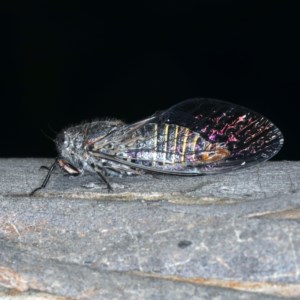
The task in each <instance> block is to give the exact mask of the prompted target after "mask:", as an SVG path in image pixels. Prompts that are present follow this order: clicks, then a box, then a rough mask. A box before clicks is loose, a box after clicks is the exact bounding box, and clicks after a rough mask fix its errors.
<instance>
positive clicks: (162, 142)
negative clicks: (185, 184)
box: [126, 123, 229, 169]
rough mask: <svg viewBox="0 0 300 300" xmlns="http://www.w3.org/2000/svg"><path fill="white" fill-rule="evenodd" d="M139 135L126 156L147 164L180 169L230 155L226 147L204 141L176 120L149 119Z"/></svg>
mask: <svg viewBox="0 0 300 300" xmlns="http://www.w3.org/2000/svg"><path fill="white" fill-rule="evenodd" d="M139 135H140V136H139V137H138V138H137V140H136V143H135V145H134V147H130V149H128V151H127V152H126V153H127V155H128V156H127V159H128V158H131V160H133V161H135V163H138V164H142V165H146V166H150V167H156V168H160V169H161V168H162V169H177V168H176V166H177V167H178V168H179V169H181V168H184V167H187V166H196V165H198V164H202V163H207V162H210V160H211V161H216V160H220V159H222V158H223V157H225V156H227V155H229V153H228V151H227V150H224V151H225V152H224V151H223V152H222V153H221V152H220V149H221V148H220V149H217V147H216V145H213V144H211V143H209V142H207V141H205V140H204V139H203V138H202V137H201V136H200V134H199V133H196V132H194V131H192V130H190V129H189V128H187V127H183V126H178V125H175V124H167V123H164V124H156V123H149V124H147V125H146V126H144V127H143V128H142V129H141V130H140V132H139ZM226 151H227V152H226ZM212 154H214V155H212ZM216 154H217V156H216Z"/></svg>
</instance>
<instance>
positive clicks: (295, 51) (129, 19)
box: [0, 0, 300, 160]
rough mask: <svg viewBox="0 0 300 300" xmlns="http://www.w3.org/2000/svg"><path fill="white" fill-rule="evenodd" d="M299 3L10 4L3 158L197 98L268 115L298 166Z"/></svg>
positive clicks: (4, 17) (4, 36)
mask: <svg viewBox="0 0 300 300" xmlns="http://www.w3.org/2000/svg"><path fill="white" fill-rule="evenodd" d="M292 3H297V1H294V2H289V1H281V2H280V3H279V2H275V1H221V0H219V1H212V0H207V1H203V0H198V1H196V0H195V1H176V0H173V1H149V0H148V1H138V2H131V1H105V2H104V1H95V2H90V1H82V2H80V1H76V0H74V1H42V0H40V1H23V2H20V3H18V2H14V1H11V2H10V3H9V4H7V5H6V6H4V7H2V8H1V16H0V17H1V18H0V22H1V24H0V26H1V61H2V63H1V68H0V75H1V87H0V97H1V98H0V99H1V128H2V133H1V148H0V149H1V151H0V156H1V157H48V156H55V155H56V150H55V146H54V143H53V142H52V141H51V139H49V138H48V137H47V136H50V137H52V138H54V137H55V135H56V134H55V133H54V132H55V131H56V132H57V131H60V130H61V129H62V128H64V127H66V126H69V125H72V124H76V123H78V122H81V121H83V120H91V119H95V118H103V117H116V118H121V119H123V120H125V121H127V122H133V121H137V120H139V119H142V118H144V117H146V116H149V115H151V114H152V113H154V112H155V111H158V110H162V109H166V108H168V107H169V106H171V105H174V104H175V103H177V102H179V101H182V100H184V99H187V98H191V97H211V98H218V99H223V100H227V101H231V102H234V103H237V104H240V105H243V106H246V107H249V108H251V109H253V110H255V111H258V112H260V113H261V114H263V115H265V116H267V117H268V118H270V119H271V120H272V121H273V122H274V123H275V124H276V125H277V126H278V127H279V128H280V129H281V130H282V132H283V134H284V136H285V145H284V148H283V150H282V151H281V152H280V153H279V154H278V155H277V157H276V159H289V160H295V159H300V152H299V146H300V142H299V138H300V135H299V125H298V123H299V119H300V110H299V108H298V106H299V88H300V85H299V77H300V76H299V74H300V68H299V67H300V64H299V55H300V54H299V53H300V47H299V44H298V41H299V29H300V27H299V21H298V19H299V11H298V9H297V8H296V7H295V6H294V7H293V6H292V5H291V4H292Z"/></svg>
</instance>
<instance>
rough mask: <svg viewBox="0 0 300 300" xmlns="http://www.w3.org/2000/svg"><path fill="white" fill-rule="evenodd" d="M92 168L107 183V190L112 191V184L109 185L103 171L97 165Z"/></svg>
mask: <svg viewBox="0 0 300 300" xmlns="http://www.w3.org/2000/svg"><path fill="white" fill-rule="evenodd" d="M91 166H92V167H93V169H94V170H95V172H96V173H97V174H98V175H99V176H100V178H101V179H102V180H103V181H104V182H105V183H106V185H107V189H108V190H109V191H112V190H113V188H112V186H111V184H110V183H109V181H108V180H107V178H106V177H105V175H104V174H103V172H102V170H101V169H100V168H99V167H98V166H96V165H95V164H92V165H91Z"/></svg>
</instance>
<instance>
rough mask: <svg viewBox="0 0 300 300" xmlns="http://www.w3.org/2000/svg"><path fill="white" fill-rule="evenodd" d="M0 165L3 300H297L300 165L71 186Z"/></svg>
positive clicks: (86, 180)
mask: <svg viewBox="0 0 300 300" xmlns="http://www.w3.org/2000/svg"><path fill="white" fill-rule="evenodd" d="M50 163H51V160H50V159H2V160H0V296H2V297H6V298H7V299H10V298H9V297H13V298H12V299H18V298H16V297H20V299H100V298H104V299H199V298H201V299H213V298H217V297H218V296H220V297H221V298H220V299H261V298H262V297H263V298H264V299H275V298H293V297H295V298H299V297H300V250H299V249H300V226H299V220H300V162H287V161H284V162H267V163H263V164H260V165H258V166H256V167H252V168H249V169H244V170H240V171H236V172H231V173H226V174H219V175H213V176H201V177H177V176H165V175H153V174H152V175H151V174H148V175H143V176H138V177H123V178H110V182H111V183H112V185H113V187H114V191H113V192H108V191H107V189H106V187H105V185H104V184H103V183H101V182H100V181H99V179H98V178H96V177H94V176H91V175H88V174H87V175H85V176H82V177H76V178H70V177H67V176H64V175H63V174H62V173H61V172H60V171H59V170H58V171H57V172H56V173H55V174H53V175H52V177H51V179H50V182H49V185H48V186H47V187H46V188H45V189H43V190H41V191H38V192H37V193H36V194H35V196H34V197H29V195H28V193H29V192H30V191H31V190H33V189H34V188H36V187H37V186H39V185H40V184H41V182H42V181H43V178H44V176H45V174H46V172H47V171H46V170H39V167H40V166H41V165H49V164H50Z"/></svg>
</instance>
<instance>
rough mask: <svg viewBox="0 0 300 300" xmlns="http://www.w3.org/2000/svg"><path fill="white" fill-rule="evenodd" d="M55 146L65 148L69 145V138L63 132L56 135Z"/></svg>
mask: <svg viewBox="0 0 300 300" xmlns="http://www.w3.org/2000/svg"><path fill="white" fill-rule="evenodd" d="M56 143H57V145H60V146H64V147H67V146H68V145H69V138H68V136H67V135H66V133H65V132H61V133H59V134H58V136H57V138H56Z"/></svg>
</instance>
